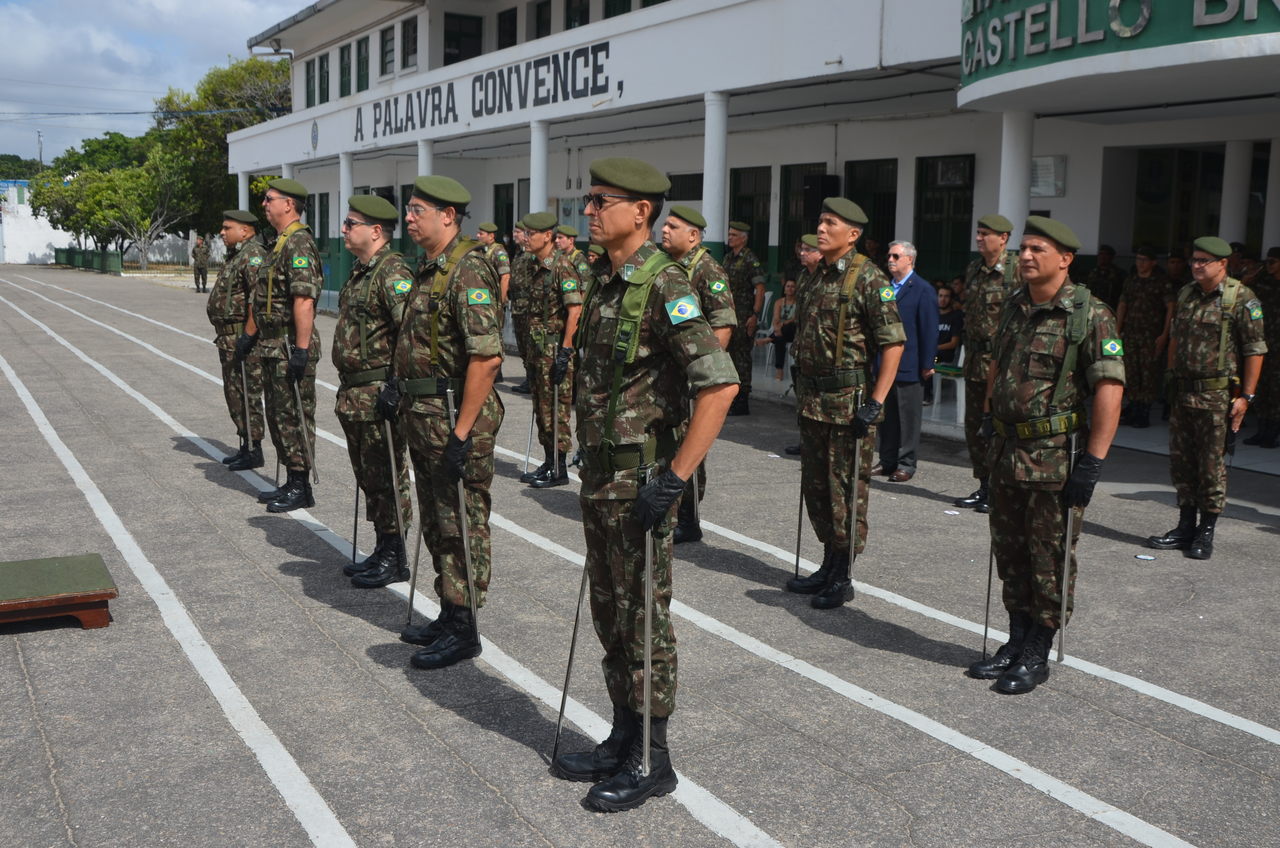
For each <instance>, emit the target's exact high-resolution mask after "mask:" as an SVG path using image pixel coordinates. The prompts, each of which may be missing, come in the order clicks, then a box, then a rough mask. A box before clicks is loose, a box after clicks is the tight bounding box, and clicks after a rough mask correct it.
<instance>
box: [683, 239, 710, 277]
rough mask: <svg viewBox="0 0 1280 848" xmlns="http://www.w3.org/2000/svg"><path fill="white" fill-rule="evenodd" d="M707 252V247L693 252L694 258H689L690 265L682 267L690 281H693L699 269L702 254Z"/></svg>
mask: <svg viewBox="0 0 1280 848" xmlns="http://www.w3.org/2000/svg"><path fill="white" fill-rule="evenodd" d="M706 252H707V249H706V248H705V247H699V248H698V249H697V250H695V251H694V252H693V256H691V257H689V264H688V265H683V264H682V265H681V267H682V268H684V274H685V276H686V277H688V278H689V279H690V280H692V279H693V271H694V269H695V268H697V267H698V260H700V259H702V254H704V253H706Z"/></svg>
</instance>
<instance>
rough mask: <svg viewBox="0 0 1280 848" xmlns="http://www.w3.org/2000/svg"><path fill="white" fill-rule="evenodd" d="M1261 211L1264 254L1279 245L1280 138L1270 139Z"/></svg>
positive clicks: (1279, 317) (1278, 318)
mask: <svg viewBox="0 0 1280 848" xmlns="http://www.w3.org/2000/svg"><path fill="white" fill-rule="evenodd" d="M1263 213H1264V214H1263V216H1262V253H1263V255H1264V256H1265V255H1266V252H1267V251H1268V250H1270V249H1271V248H1273V247H1276V246H1278V245H1280V138H1273V139H1271V165H1270V166H1269V167H1268V168H1267V198H1266V201H1265V205H1264V206H1263ZM1264 320H1265V316H1264ZM1277 320H1280V316H1277ZM1278 353H1280V351H1278Z"/></svg>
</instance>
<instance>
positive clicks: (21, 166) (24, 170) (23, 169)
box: [0, 153, 44, 180]
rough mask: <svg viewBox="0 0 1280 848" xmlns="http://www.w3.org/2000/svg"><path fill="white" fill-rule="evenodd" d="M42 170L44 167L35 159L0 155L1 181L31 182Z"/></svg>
mask: <svg viewBox="0 0 1280 848" xmlns="http://www.w3.org/2000/svg"><path fill="white" fill-rule="evenodd" d="M42 170H44V166H43V165H41V164H40V163H39V161H37V160H35V159H23V158H22V157H21V156H16V155H14V154H12V153H0V180H29V179H31V178H32V177H34V176H35V175H36V174H38V173H40V171H42Z"/></svg>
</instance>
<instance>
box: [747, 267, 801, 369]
mask: <svg viewBox="0 0 1280 848" xmlns="http://www.w3.org/2000/svg"><path fill="white" fill-rule="evenodd" d="M795 337H796V281H795V280H787V281H786V282H785V283H783V284H782V297H780V298H778V300H777V301H776V302H774V304H773V323H772V324H771V325H770V327H769V337H768V338H767V339H756V346H757V347H759V346H760V345H766V344H772V345H773V367H774V369H775V372H774V375H773V377H774V379H775V380H781V379H782V369H783V368H785V367H786V364H787V345H788V344H790V343H791V342H792V341H794V340H795Z"/></svg>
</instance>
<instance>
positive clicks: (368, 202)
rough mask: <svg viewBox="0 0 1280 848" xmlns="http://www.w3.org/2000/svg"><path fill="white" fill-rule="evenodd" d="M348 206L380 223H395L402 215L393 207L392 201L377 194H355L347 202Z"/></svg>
mask: <svg viewBox="0 0 1280 848" xmlns="http://www.w3.org/2000/svg"><path fill="white" fill-rule="evenodd" d="M347 206H349V207H351V209H353V210H354V211H356V212H359V213H360V214H361V215H363V216H365V217H366V218H368V219H370V220H372V221H378V222H380V223H386V222H394V221H395V220H396V219H397V218H399V217H400V213H399V212H397V211H396V208H395V207H394V206H392V205H391V201H389V200H387V199H386V198H385V197H379V196H378V195H376V194H353V195H352V196H351V197H350V199H348V200H347Z"/></svg>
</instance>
